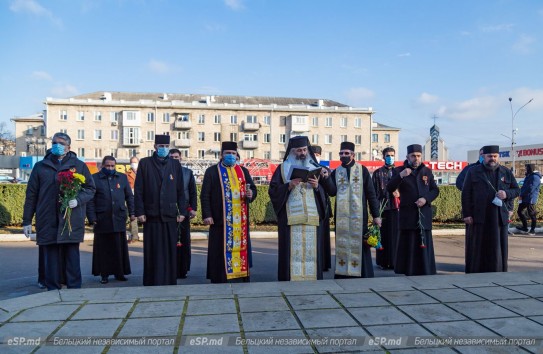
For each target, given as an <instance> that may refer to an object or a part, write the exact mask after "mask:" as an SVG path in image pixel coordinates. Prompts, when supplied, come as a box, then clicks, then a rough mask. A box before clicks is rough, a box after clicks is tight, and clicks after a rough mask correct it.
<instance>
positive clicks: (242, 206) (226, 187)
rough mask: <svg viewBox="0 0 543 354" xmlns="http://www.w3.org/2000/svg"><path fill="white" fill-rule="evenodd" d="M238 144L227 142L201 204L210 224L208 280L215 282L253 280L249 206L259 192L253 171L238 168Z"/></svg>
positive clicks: (207, 176) (204, 186)
mask: <svg viewBox="0 0 543 354" xmlns="http://www.w3.org/2000/svg"><path fill="white" fill-rule="evenodd" d="M237 150H238V144H237V143H236V142H235V141H224V142H223V143H222V144H221V159H220V161H219V163H218V164H216V165H213V166H211V167H209V168H208V169H207V170H206V172H205V175H204V181H203V184H202V191H201V193H200V204H201V208H202V219H203V221H204V224H206V225H209V237H208V250H207V279H209V280H211V282H212V283H226V282H236V281H244V282H246V281H249V279H250V273H249V269H250V268H251V266H252V255H251V238H250V234H249V224H250V222H249V204H250V203H252V202H253V201H254V200H255V199H256V195H257V190H256V186H255V184H254V183H253V179H252V178H251V175H250V174H249V171H248V170H247V169H246V168H245V167H243V166H240V165H238V164H237V163H236V162H237V158H236V157H237Z"/></svg>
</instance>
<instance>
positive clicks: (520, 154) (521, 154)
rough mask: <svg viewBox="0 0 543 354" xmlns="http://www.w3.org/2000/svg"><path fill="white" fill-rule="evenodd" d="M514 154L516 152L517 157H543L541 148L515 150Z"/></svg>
mask: <svg viewBox="0 0 543 354" xmlns="http://www.w3.org/2000/svg"><path fill="white" fill-rule="evenodd" d="M516 152H517V156H518V157H524V156H542V155H543V148H533V149H521V150H517V151H516Z"/></svg>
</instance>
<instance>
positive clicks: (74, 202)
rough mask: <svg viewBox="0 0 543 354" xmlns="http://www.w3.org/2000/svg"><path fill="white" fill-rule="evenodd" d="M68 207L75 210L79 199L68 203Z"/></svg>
mask: <svg viewBox="0 0 543 354" xmlns="http://www.w3.org/2000/svg"><path fill="white" fill-rule="evenodd" d="M68 206H69V207H70V208H72V209H73V208H75V207H76V206H77V199H72V200H70V201H69V202H68Z"/></svg>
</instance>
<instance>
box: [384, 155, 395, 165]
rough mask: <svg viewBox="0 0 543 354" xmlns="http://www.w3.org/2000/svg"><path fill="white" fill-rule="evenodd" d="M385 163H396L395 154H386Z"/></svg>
mask: <svg viewBox="0 0 543 354" xmlns="http://www.w3.org/2000/svg"><path fill="white" fill-rule="evenodd" d="M385 163H386V164H387V165H394V156H385Z"/></svg>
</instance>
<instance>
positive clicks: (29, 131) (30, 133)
mask: <svg viewBox="0 0 543 354" xmlns="http://www.w3.org/2000/svg"><path fill="white" fill-rule="evenodd" d="M26 135H34V129H32V126H31V125H27V126H26Z"/></svg>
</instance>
